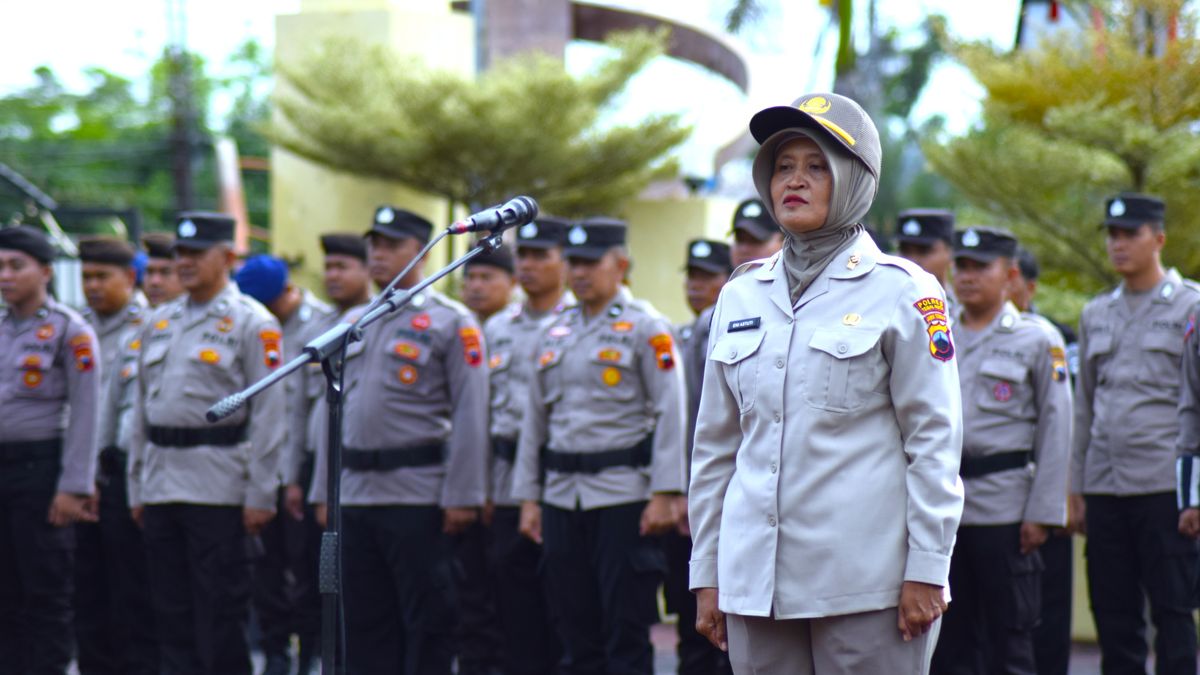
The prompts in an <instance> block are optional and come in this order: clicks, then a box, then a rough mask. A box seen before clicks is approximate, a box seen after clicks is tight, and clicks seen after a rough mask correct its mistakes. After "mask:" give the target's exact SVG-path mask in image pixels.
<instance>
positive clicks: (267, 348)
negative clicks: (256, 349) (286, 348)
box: [258, 330, 283, 368]
mask: <svg viewBox="0 0 1200 675" xmlns="http://www.w3.org/2000/svg"><path fill="white" fill-rule="evenodd" d="M258 339H259V340H260V341H261V342H262V346H263V363H264V364H266V366H267V367H268V368H275V367H277V366H279V362H280V361H281V360H282V359H283V356H282V354H281V348H280V340H282V339H283V336H282V335H280V333H279V331H277V330H264V331H259V333H258Z"/></svg>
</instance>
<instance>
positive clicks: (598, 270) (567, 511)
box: [513, 218, 686, 673]
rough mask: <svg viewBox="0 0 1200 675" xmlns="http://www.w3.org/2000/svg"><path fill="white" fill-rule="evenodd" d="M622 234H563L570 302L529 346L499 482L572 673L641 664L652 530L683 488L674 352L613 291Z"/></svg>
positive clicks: (660, 564)
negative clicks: (532, 353) (535, 548)
mask: <svg viewBox="0 0 1200 675" xmlns="http://www.w3.org/2000/svg"><path fill="white" fill-rule="evenodd" d="M625 229H626V227H625V223H623V222H621V221H618V220H612V219H608V218H593V219H589V220H586V221H584V222H583V223H581V224H578V225H575V226H574V227H572V228H571V229H570V230H569V231H568V232H567V248H566V254H567V258H568V261H569V279H570V283H571V288H572V290H573V291H574V293H575V297H576V298H577V300H578V302H579V304H578V305H577V306H576V307H575V308H573V309H570V310H568V311H566V312H564V313H563V315H562V316H561V317H559V319H558V320H557V321H555V322H554V324H553V325H552V326H551V327H550V328H549V329H548V330H547V331H546V333H545V336H544V337H543V338H542V339H541V340H540V342H539V346H538V357H537V373H536V375H535V376H534V377H533V379H532V380H530V384H529V408H528V409H527V410H526V412H525V417H524V420H523V421H522V424H521V435H520V439H519V440H518V449H517V465H516V468H515V471H514V476H513V495H514V496H515V497H516V498H518V499H520V500H522V504H521V511H522V513H521V531H522V533H523V534H525V535H526V536H529V537H531V538H533V539H534V540H535V541H538V542H544V552H545V553H544V554H545V570H546V579H547V583H548V584H549V596H550V602H551V606H552V608H553V614H554V616H555V618H556V620H558V621H559V628H560V635H561V637H562V641H563V651H564V655H563V660H562V668H563V669H564V670H565V672H572V673H614V672H617V673H651V672H652V671H653V657H654V654H653V649H652V647H651V645H650V632H649V631H650V625H651V624H653V623H655V622H656V621H657V620H658V607H657V603H656V601H655V595H656V590H657V588H658V584H659V583H660V582H661V580H662V575H663V573H664V572H665V571H666V570H665V567H666V560H665V556H664V555H663V551H662V549H661V547H660V545H659V541H658V538H657V537H656V536H655V535H660V534H662V533H664V532H666V531H667V530H669V529H670V528H672V527H674V526H675V524H676V522H677V521H678V513H677V512H676V511H677V509H678V504H677V498H678V495H679V493H680V492H681V491H682V489H683V480H684V479H683V456H684V448H685V445H684V439H683V435H684V429H685V425H686V421H685V420H686V412H685V407H684V405H685V393H684V384H683V377H682V369H680V368H677V367H676V366H677V364H678V363H679V354H678V351H677V350H676V349H675V344H674V340H673V338H672V336H671V331H670V325H669V324H668V323H667V321H666V320H665V319H664V318H663V317H662V316H661V315H659V314H658V313H657V312H656V311H655V310H654V309H653V308H652V307H650V306H649V305H648V304H647V303H644V302H641V301H638V300H635V299H633V297H632V296H631V295H630V294H629V292H628V291H627V290H626V289H625V288H624V287H623V286H622V285H621V281H622V279H623V278H624V277H625V274H626V272H627V271H628V269H629V258H628V254H627V253H626V252H625ZM543 474H544V481H543V480H542V476H543ZM543 505H544V507H543Z"/></svg>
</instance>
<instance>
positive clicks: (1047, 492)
mask: <svg viewBox="0 0 1200 675" xmlns="http://www.w3.org/2000/svg"><path fill="white" fill-rule="evenodd" d="M955 333H956V335H958V336H959V341H958V356H959V360H958V377H959V385H960V387H961V389H962V401H963V458H964V459H966V458H968V457H970V458H977V457H986V456H988V455H995V454H1000V453H1006V452H1014V451H1032V453H1033V455H1032V457H1033V462H1032V463H1031V464H1030V465H1029V466H1027V467H1022V468H1015V469H1008V470H1005V471H997V472H995V473H990V474H987V475H985V476H978V477H974V478H967V479H964V480H963V489H964V491H965V493H966V503H965V504H964V506H963V516H962V524H963V525H1004V524H1010V523H1020V522H1033V523H1040V524H1042V525H1056V526H1062V525H1065V524H1066V518H1067V464H1068V459H1069V456H1070V443H1071V415H1072V410H1071V386H1070V380H1069V378H1068V376H1067V357H1066V350H1065V346H1064V345H1063V340H1062V336H1061V335H1059V333H1058V331H1057V330H1056V329H1055V328H1054V327H1053V326H1052V325H1050V324H1049V323H1047V322H1046V321H1044V320H1041V319H1038V318H1035V317H1031V316H1025V315H1022V314H1021V313H1020V312H1019V311H1017V308H1016V307H1014V306H1013V305H1012V304H1011V303H1007V304H1005V306H1004V309H1002V310H1001V311H1000V313H999V314H998V315H997V316H996V318H995V320H993V321H992V323H991V325H989V326H988V327H986V328H984V329H983V330H982V331H980V332H979V333H977V334H974V335H972V336H971V339H970V340H967V339H965V336H966V335H967V333H968V331H967V330H966V329H965V328H963V327H962V323H959V324H958V325H957V327H956V330H955Z"/></svg>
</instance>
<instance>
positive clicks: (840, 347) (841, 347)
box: [838, 345, 848, 354]
mask: <svg viewBox="0 0 1200 675" xmlns="http://www.w3.org/2000/svg"><path fill="white" fill-rule="evenodd" d="M846 349H848V347H846V345H838V353H839V354H845V353H846Z"/></svg>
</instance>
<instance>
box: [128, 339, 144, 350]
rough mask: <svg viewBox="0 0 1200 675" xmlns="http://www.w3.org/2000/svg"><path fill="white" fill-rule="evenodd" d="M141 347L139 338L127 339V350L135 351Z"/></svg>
mask: <svg viewBox="0 0 1200 675" xmlns="http://www.w3.org/2000/svg"><path fill="white" fill-rule="evenodd" d="M141 348H142V341H141V340H139V339H137V338H134V339H132V340H130V341H129V351H131V352H136V351H139V350H140V349H141Z"/></svg>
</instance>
